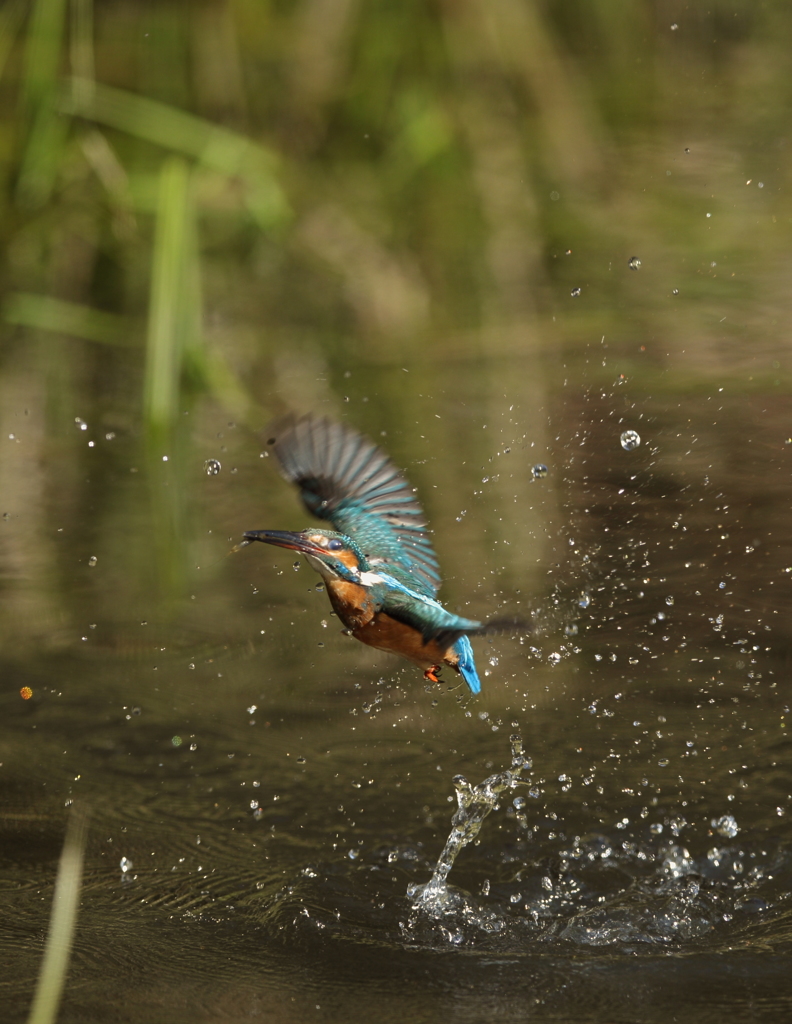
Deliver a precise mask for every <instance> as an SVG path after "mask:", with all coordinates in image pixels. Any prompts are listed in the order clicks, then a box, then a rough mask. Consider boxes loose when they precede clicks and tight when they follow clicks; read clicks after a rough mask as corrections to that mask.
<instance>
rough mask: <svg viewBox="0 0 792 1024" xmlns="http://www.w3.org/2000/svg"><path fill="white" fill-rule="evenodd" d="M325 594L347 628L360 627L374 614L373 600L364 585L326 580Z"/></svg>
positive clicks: (353, 629)
mask: <svg viewBox="0 0 792 1024" xmlns="http://www.w3.org/2000/svg"><path fill="white" fill-rule="evenodd" d="M327 595H328V597H329V598H330V603H331V604H332V606H333V611H334V612H335V613H336V615H337V616H338V617H339V619H341V621H342V622H343V623H344V625H345V626H346V627H347V629H351V630H352V631H353V633H354V631H355V630H357V629H361V628H362V627H364V626H365V625H366V624H367V623H369V622H370V621H371V619H372V618H373V616H374V602H373V601H372V600H371V595H370V594H369V592H368V591H367V590H366V588H365V587H362V586H360V585H359V584H357V583H345V582H344V581H343V580H328V583H327Z"/></svg>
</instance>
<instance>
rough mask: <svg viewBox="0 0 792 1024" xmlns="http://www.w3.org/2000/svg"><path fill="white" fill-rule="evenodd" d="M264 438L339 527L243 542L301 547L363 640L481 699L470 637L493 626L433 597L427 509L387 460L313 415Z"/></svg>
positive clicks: (312, 506)
mask: <svg viewBox="0 0 792 1024" xmlns="http://www.w3.org/2000/svg"><path fill="white" fill-rule="evenodd" d="M268 439H269V440H268V443H269V444H270V446H271V447H272V449H273V451H274V453H275V455H276V457H277V459H278V462H279V463H280V467H281V470H282V471H283V475H284V476H285V477H286V479H287V480H290V481H291V482H292V483H293V484H295V485H296V486H297V488H298V489H299V491H300V497H301V498H302V501H303V504H304V505H305V507H306V509H307V510H308V511H309V512H310V513H311V514H312V515H314V516H316V517H317V518H318V519H321V520H324V521H325V522H327V523H329V524H330V526H332V527H333V529H332V530H325V529H308V530H301V531H299V532H290V531H285V530H248V531H247V532H246V533H245V535H244V540H243V542H242V545H240V546H244V545H246V544H249V543H251V542H252V541H262V542H263V543H265V544H274V545H276V546H277V547H282V548H288V549H289V550H292V551H299V552H300V553H301V554H303V555H305V557H306V558H307V560H308V563H309V564H310V566H311V567H312V568H313V569H315V570H316V571H317V572H318V573H319V575H320V576H321V577H322V579H323V580H324V582H325V586H326V587H327V593H328V596H329V597H330V603H331V604H332V606H333V610H334V611H335V613H336V615H337V616H338V618H339V619H340V620H341V621H342V622H343V624H344V626H345V627H346V629H347V631H348V632H349V633H350V634H351V635H352V636H354V637H355V638H356V639H357V640H360V641H362V642H363V643H364V644H368V645H369V646H371V647H376V648H377V649H378V650H381V651H390V652H392V653H394V654H399V655H401V656H402V657H403V658H407V659H408V661H412V662H414V663H415V664H416V665H420V667H421V668H422V669H424V676H425V677H426V678H427V679H429V680H431V681H432V682H437V681H438V675H437V674H438V672H439V671H440V669H441V667H442V666H443V665H448V666H450V667H451V668H452V669H454V671H456V672H458V673H460V674H461V676H462V678H463V679H464V680H465V682H466V683H467V685H468V687H469V688H470V691H471V692H472V693H479V692H480V690H481V682H480V680H479V677H478V674H477V672H476V665H475V662H474V659H473V648H472V647H471V644H470V640H469V639H468V637H469V636H470V635H475V634H477V633H484V632H489V631H490V630H489V629H488V627H487V626H486V625H484V624H482V623H481V622H476V621H474V620H473V619H465V618H462V617H461V616H459V615H454V614H453V612H449V611H448V610H447V609H445V608H444V607H443V606H442V605H441V604H440V602H439V601H438V600H437V598H436V594H437V591H438V590H439V588H440V583H441V579H440V572H439V566H438V564H437V557H436V555H435V553H434V551H433V549H432V545H431V543H430V540H429V536H428V533H427V529H426V519H425V517H424V514H423V510H422V509H421V506H420V505H419V503H418V501H417V499H416V497H415V495H414V493H413V490H412V488H411V487H410V485H409V484H408V483H407V481H406V480H405V479H404V477H403V476H402V474H401V473H400V472H399V470H398V469H397V468H396V467H395V466H394V464H393V463H392V462H391V461H390V459H389V458H388V456H387V455H385V454H384V453H383V452H382V451H380V449H379V448H377V446H376V445H374V444H372V443H371V441H369V440H368V439H367V438H365V437H363V436H362V435H361V434H359V433H357V431H355V430H353V429H351V428H350V427H347V426H343V425H341V424H339V423H334V422H332V421H331V420H327V419H319V418H316V417H314V416H304V417H300V418H298V417H295V416H288V417H286V418H285V419H283V420H280V421H279V422H277V423H275V424H274V425H273V426H272V427H270V429H269V431H268Z"/></svg>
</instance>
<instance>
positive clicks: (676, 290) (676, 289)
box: [671, 288, 679, 295]
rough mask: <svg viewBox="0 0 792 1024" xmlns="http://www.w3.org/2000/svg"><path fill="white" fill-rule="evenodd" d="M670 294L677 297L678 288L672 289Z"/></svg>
mask: <svg viewBox="0 0 792 1024" xmlns="http://www.w3.org/2000/svg"><path fill="white" fill-rule="evenodd" d="M671 294H672V295H679V289H678V288H673V289H672V291H671Z"/></svg>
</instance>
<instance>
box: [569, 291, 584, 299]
mask: <svg viewBox="0 0 792 1024" xmlns="http://www.w3.org/2000/svg"><path fill="white" fill-rule="evenodd" d="M581 291H582V289H581V288H573V289H572V291H571V292H570V293H569V294H570V295H571V296H572V298H573V299H576V298H578V296H579V295H580V293H581Z"/></svg>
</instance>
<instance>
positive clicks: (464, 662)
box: [451, 636, 481, 693]
mask: <svg viewBox="0 0 792 1024" xmlns="http://www.w3.org/2000/svg"><path fill="white" fill-rule="evenodd" d="M451 650H452V651H453V652H454V654H456V655H457V656H458V657H459V662H458V663H457V668H458V669H459V671H460V672H461V673H462V677H463V679H464V680H465V682H466V683H467V684H468V686H469V687H470V692H471V693H481V680H480V679H479V677H478V673H477V672H476V663H475V661H474V660H473V648H472V647H471V646H470V641H469V640H468V638H467V637H466V636H461V637H460V638H459V639H458V640H457V642H456V643H455V644H454V646H453V647H452V648H451Z"/></svg>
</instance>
